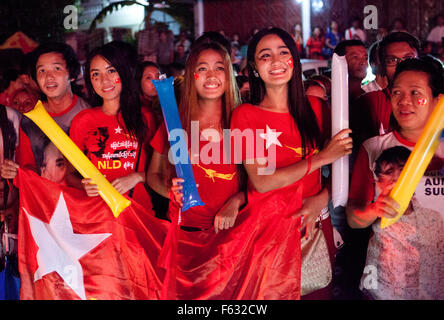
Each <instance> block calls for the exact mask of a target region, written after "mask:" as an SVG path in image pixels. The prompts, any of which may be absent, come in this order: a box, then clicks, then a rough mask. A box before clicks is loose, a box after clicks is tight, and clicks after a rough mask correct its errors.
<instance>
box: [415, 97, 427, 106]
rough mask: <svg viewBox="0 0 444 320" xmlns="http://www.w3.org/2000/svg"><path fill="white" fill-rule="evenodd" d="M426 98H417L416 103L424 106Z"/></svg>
mask: <svg viewBox="0 0 444 320" xmlns="http://www.w3.org/2000/svg"><path fill="white" fill-rule="evenodd" d="M427 102H428V101H427V99H426V98H421V99H418V102H417V103H418V105H420V106H425V105H426V104H427Z"/></svg>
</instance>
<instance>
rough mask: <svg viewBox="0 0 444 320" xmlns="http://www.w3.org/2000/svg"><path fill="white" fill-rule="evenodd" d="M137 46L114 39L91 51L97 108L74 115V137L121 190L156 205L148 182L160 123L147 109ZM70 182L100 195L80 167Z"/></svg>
mask: <svg viewBox="0 0 444 320" xmlns="http://www.w3.org/2000/svg"><path fill="white" fill-rule="evenodd" d="M133 50H134V49H133V48H132V47H131V46H130V45H129V44H126V43H124V42H118V41H113V42H111V43H108V44H106V45H104V46H102V47H100V48H98V49H96V50H94V51H93V52H92V53H91V54H90V57H89V59H88V61H87V64H86V70H87V74H88V76H86V77H85V80H86V86H87V89H88V91H89V95H90V97H92V98H93V103H92V105H93V106H94V108H92V109H87V110H84V111H83V112H80V113H79V114H78V115H77V116H76V117H75V118H74V119H73V122H72V125H71V129H70V137H71V139H72V140H73V141H74V142H75V143H76V144H77V145H78V147H79V148H80V149H81V150H82V151H84V152H85V153H86V155H87V156H88V158H89V159H90V160H91V161H92V162H93V164H94V165H95V166H96V167H98V169H99V170H100V171H101V173H102V174H104V175H106V178H107V179H108V180H109V181H110V182H111V184H112V185H113V187H114V188H116V189H117V191H118V192H120V193H121V194H128V195H129V196H131V195H132V194H133V197H134V199H135V200H136V201H137V202H139V203H140V204H142V205H144V206H145V207H146V208H148V209H151V208H152V204H151V198H150V196H149V195H148V192H147V190H146V189H145V186H144V182H145V162H146V161H147V159H146V145H145V143H146V142H147V141H146V139H149V138H150V137H151V136H152V132H153V130H154V128H155V125H154V118H153V116H152V114H151V113H149V112H142V110H141V106H140V100H139V99H140V97H139V91H138V90H137V88H139V86H138V85H137V83H136V80H135V78H134V72H135V65H133V64H132V62H131V61H134V60H131V57H132V56H134V54H133ZM67 181H68V183H69V184H70V185H72V186H74V187H78V188H84V189H85V191H86V192H87V194H88V195H89V196H97V195H98V191H99V190H98V187H97V185H95V184H93V183H92V182H91V180H90V179H83V180H81V179H80V177H79V176H78V175H77V173H76V172H74V170H71V174H70V175H68V178H67ZM131 190H133V191H131ZM130 191H131V193H130Z"/></svg>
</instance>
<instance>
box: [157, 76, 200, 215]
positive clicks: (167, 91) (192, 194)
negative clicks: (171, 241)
mask: <svg viewBox="0 0 444 320" xmlns="http://www.w3.org/2000/svg"><path fill="white" fill-rule="evenodd" d="M173 82H174V78H173V77H169V78H166V79H164V80H153V85H154V87H155V88H156V91H157V94H158V96H159V101H160V105H161V107H162V112H163V118H164V120H165V126H166V128H167V131H168V140H170V138H171V136H172V135H173V136H175V137H177V138H178V141H177V142H175V141H172V140H170V145H171V147H173V146H175V149H177V150H180V151H185V152H182V153H183V154H180V155H178V154H177V153H175V152H171V155H172V157H173V162H174V165H175V168H176V174H177V176H178V177H179V178H182V179H183V180H184V181H185V182H184V183H183V190H182V192H183V196H184V201H183V206H182V211H183V212H185V211H186V210H188V209H190V208H191V207H194V206H203V205H204V203H203V202H202V200H201V199H200V196H199V193H198V192H197V187H196V182H195V180H194V175H193V169H192V168H191V162H190V158H189V155H188V148H187V140H186V139H185V134H184V131H183V129H182V123H181V122H180V118H179V112H178V109H177V102H176V98H175V96H174V87H173ZM185 98H186V97H185ZM176 144H178V146H179V148H177V146H176Z"/></svg>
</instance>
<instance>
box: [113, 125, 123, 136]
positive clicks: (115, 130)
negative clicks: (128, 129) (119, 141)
mask: <svg viewBox="0 0 444 320" xmlns="http://www.w3.org/2000/svg"><path fill="white" fill-rule="evenodd" d="M121 132H122V128H121V127H120V126H118V127H117V128H115V129H114V133H118V134H120V133H121Z"/></svg>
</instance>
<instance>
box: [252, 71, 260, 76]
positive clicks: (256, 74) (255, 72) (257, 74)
mask: <svg viewBox="0 0 444 320" xmlns="http://www.w3.org/2000/svg"><path fill="white" fill-rule="evenodd" d="M253 74H254V76H255V77H256V78H259V73H257V71H256V70H253Z"/></svg>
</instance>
